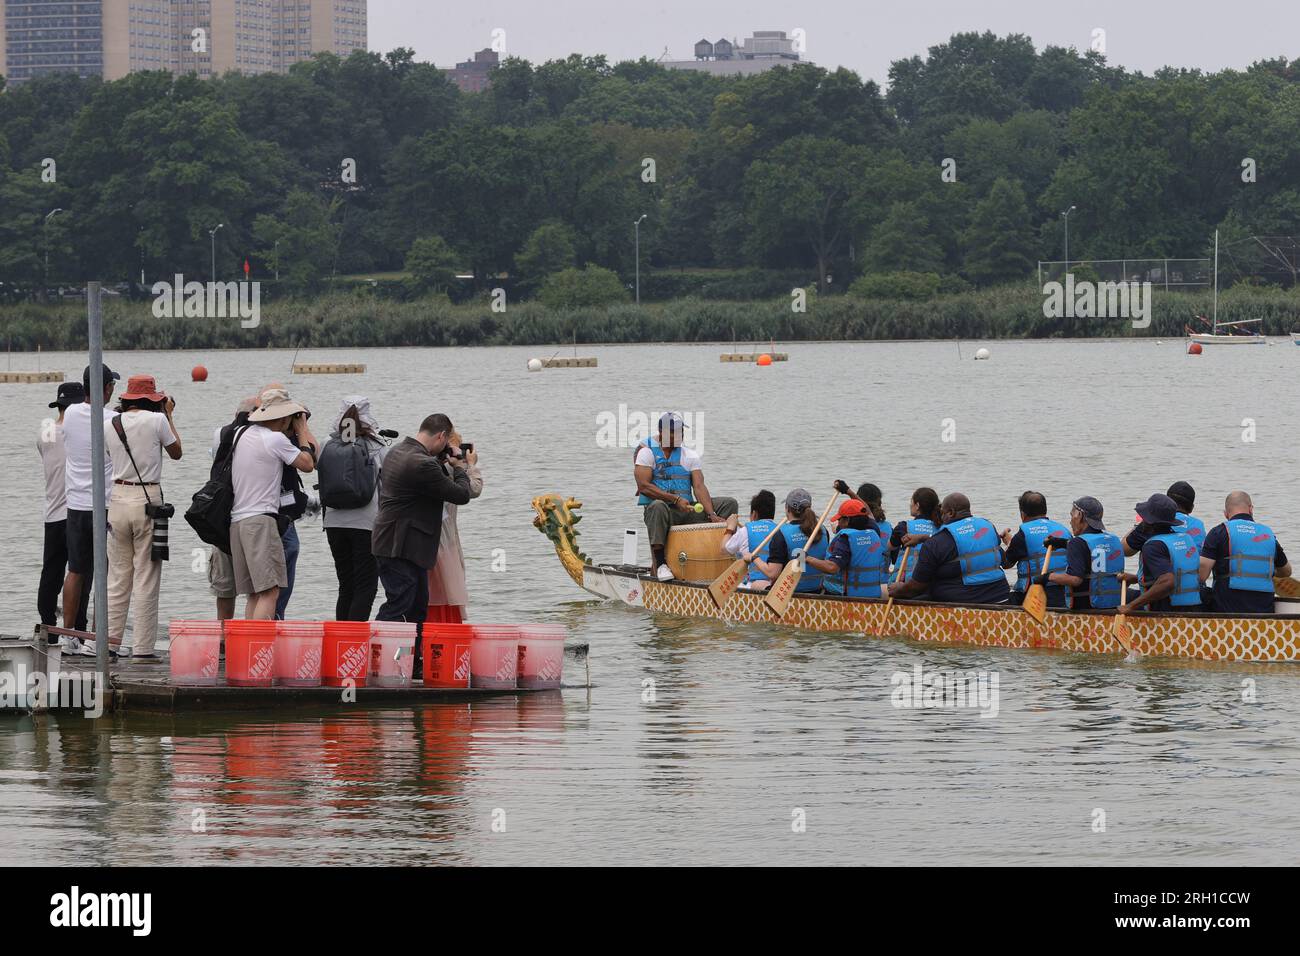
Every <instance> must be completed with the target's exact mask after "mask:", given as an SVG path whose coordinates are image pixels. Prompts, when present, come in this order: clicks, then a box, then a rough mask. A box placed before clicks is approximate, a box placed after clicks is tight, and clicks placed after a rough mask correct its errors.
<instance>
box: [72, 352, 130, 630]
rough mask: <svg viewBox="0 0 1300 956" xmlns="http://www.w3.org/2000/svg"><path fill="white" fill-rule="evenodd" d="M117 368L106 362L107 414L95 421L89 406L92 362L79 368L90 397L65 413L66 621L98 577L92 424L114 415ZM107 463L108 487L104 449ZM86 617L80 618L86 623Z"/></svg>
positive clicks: (109, 467)
mask: <svg viewBox="0 0 1300 956" xmlns="http://www.w3.org/2000/svg"><path fill="white" fill-rule="evenodd" d="M117 380H118V374H117V373H116V372H114V371H113V370H112V369H111V368H109V367H108V366H107V365H105V366H104V418H103V421H101V422H97V423H93V422H92V421H91V412H92V411H93V406H92V405H91V398H90V366H89V365H87V366H86V368H85V371H83V372H82V373H81V386H82V388H83V389H84V391H85V393H86V400H85V401H84V402H82V403H81V404H80V405H70V406H68V409H67V411H65V412H64V413H63V447H64V453H65V455H66V458H65V462H64V469H63V475H64V490H65V493H66V494H67V506H68V519H67V520H68V577H67V579H66V580H65V581H64V583H63V626H64V627H68V628H70V627H73V626H74V625H75V624H76V618H77V609H78V608H79V607H81V602H82V597H83V595H85V596H87V597H88V596H89V594H90V589H91V587H92V585H93V584H94V578H95V526H94V521H93V518H94V510H93V509H94V501H93V500H92V497H93V494H92V490H91V482H92V477H91V476H92V474H93V471H92V467H93V466H92V462H91V428H92V427H95V428H102V429H103V431H104V434H105V435H107V433H108V429H107V428H106V427H105V426H106V425H107V423H108V422H110V421H112V419H113V412H112V411H110V410H109V408H108V403H109V402H110V401H111V400H112V398H113V388H114V383H115V382H116V381H117ZM104 447H107V443H105V446H104ZM98 464H99V465H100V466H101V467H102V468H103V469H104V490H105V493H107V491H108V489H109V488H111V487H112V486H113V460H112V459H111V458H109V457H108V455H104V460H103V461H102V462H99V463H98ZM104 610H105V609H104V608H99V607H97V608H96V609H95V613H97V614H103V613H104ZM85 623H86V622H85V620H84V619H83V620H82V624H83V626H84V625H85Z"/></svg>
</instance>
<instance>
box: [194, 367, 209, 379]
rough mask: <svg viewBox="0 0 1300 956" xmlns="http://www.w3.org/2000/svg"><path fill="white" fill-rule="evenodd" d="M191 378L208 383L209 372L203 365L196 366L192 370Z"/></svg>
mask: <svg viewBox="0 0 1300 956" xmlns="http://www.w3.org/2000/svg"><path fill="white" fill-rule="evenodd" d="M190 378H191V379H193V380H194V381H196V382H206V381H207V380H208V370H207V369H206V368H204V367H203V366H202V365H196V366H194V368H192V369H190Z"/></svg>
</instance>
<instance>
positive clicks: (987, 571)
mask: <svg viewBox="0 0 1300 956" xmlns="http://www.w3.org/2000/svg"><path fill="white" fill-rule="evenodd" d="M940 515H941V517H942V518H943V527H942V528H940V529H939V530H938V531H937V532H936V533H935V534H934V535H933V536H932V537H930V538H928V539H927V540H926V541H925V542H924V543H923V544H922V545H921V554H920V557H918V558H917V561H916V570H915V571H914V572H913V574H912V577H911V579H910V580H907V581H898V582H895V583H893V584H891V585H889V594H890V596H892V597H895V598H910V597H916V596H918V595H921V594H924V593H925V592H927V591H928V592H929V597H930V600H932V601H942V602H944V603H948V604H1006V603H1007V601H1008V600H1009V599H1010V591H1011V589H1010V588H1009V587H1008V586H1007V576H1006V574H1004V573H1003V571H1002V543H1001V540H1000V539H999V537H998V529H997V528H996V527H995V526H994V524H993V522H992V521H989V520H988V519H987V518H976V517H974V516H972V515H971V513H970V499H969V498H967V497H966V496H965V495H963V494H956V493H954V494H951V495H948V497H946V498H944V499H943V504H942V505H941V506H940Z"/></svg>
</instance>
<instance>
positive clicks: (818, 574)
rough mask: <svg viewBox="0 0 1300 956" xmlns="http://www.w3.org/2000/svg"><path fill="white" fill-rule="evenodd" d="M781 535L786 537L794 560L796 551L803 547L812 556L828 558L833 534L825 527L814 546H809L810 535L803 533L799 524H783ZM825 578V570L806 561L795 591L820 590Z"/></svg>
mask: <svg viewBox="0 0 1300 956" xmlns="http://www.w3.org/2000/svg"><path fill="white" fill-rule="evenodd" d="M781 537H783V538H785V545H786V548H787V550H788V552H789V554H790V556H791V560H793V555H794V553H795V552H796V551H798V550H799V549H801V548H802V549H803V550H804V552H805V553H806V554H807V555H808V557H810V558H817V559H818V560H820V561H825V560H826V559H827V554H826V552H828V551H829V550H830V546H831V536H830V535H829V534H827V533H826V529H825V528H823V529H821V531H820V532H819V533H818V538H817V543H816V544H814V545H813V546H812V547H808V536H807V535H806V534H804V533H803V529H802V528H800V527H799V526H798V525H797V524H790V523H789V522H787V523H786V524H783V525H781ZM825 580H826V574H825V572H823V571H818V570H817V569H816V568H814V567H813V566H812V565H811V564H807V563H805V564H804V571H803V576H802V577H800V578H799V584H798V586H797V587H796V588H795V592H796V593H805V592H808V591H820V590H821V589H822V584H823V583H825Z"/></svg>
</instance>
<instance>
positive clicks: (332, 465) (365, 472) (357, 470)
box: [316, 438, 379, 510]
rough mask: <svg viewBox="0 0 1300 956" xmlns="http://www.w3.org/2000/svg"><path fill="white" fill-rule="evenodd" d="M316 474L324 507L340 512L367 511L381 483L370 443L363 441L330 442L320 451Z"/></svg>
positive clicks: (338, 440) (360, 439)
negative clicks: (360, 509) (347, 510)
mask: <svg viewBox="0 0 1300 956" xmlns="http://www.w3.org/2000/svg"><path fill="white" fill-rule="evenodd" d="M316 474H317V476H318V477H319V479H320V483H319V484H318V485H317V486H316V487H317V489H318V490H319V491H320V503H321V505H322V506H324V507H326V508H334V509H337V510H346V509H351V508H364V507H365V506H366V505H368V504H370V499H371V498H373V497H374V496H375V488H376V487H377V486H378V483H379V469H377V468H376V467H375V461H374V458H373V457H372V456H371V454H370V442H369V441H367V440H366V439H364V438H358V439H356V440H354V441H343V439H341V438H331V439H330V440H329V441H327V442H326V443H325V447H324V448H323V449H321V453H320V461H319V462H317V464H316Z"/></svg>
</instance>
